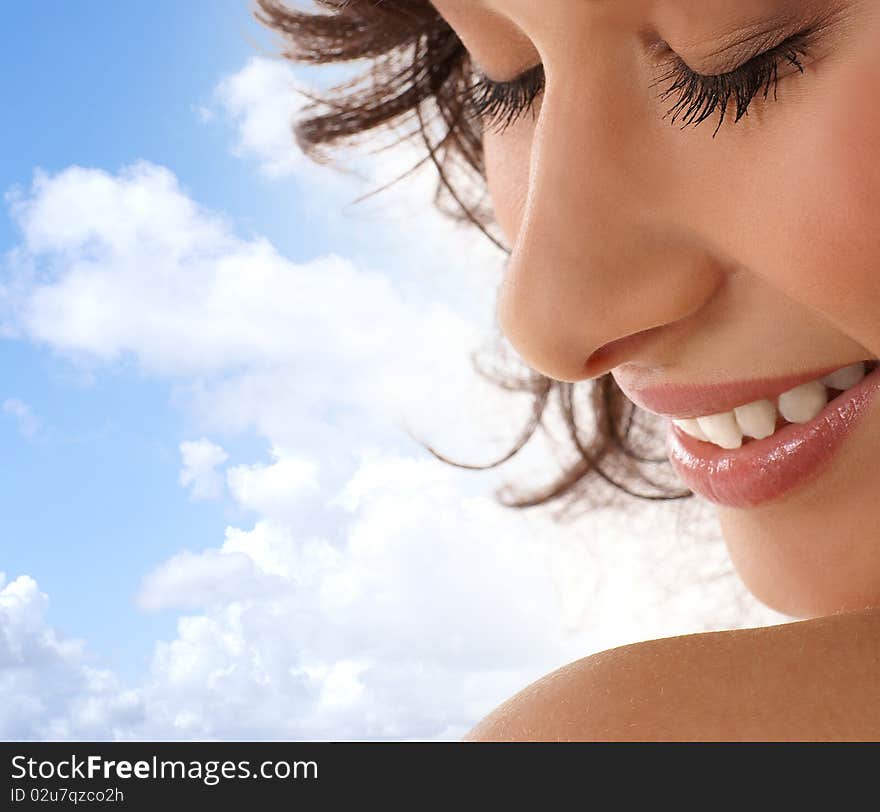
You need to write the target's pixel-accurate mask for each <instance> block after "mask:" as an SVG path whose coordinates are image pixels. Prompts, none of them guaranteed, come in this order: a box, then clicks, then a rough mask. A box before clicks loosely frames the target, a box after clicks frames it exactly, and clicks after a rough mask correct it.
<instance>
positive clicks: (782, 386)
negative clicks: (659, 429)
mask: <svg viewBox="0 0 880 812" xmlns="http://www.w3.org/2000/svg"><path fill="white" fill-rule="evenodd" d="M851 363H858V362H857V361H853V362H851ZM844 366H849V365H848V364H837V365H835V366H830V367H822V368H820V369H813V370H808V371H806V372H799V373H797V374H793V375H785V376H783V377H781V378H753V379H752V380H748V381H721V382H717V383H710V384H703V385H700V386H698V385H696V384H689V383H682V384H653V385H642V384H640V383H639V382H638V381H637V380H636V379H635V378H634V377H632V376H628V373H627V371H626V370H627V366H626V365H624V366H621V367H618V368H617V369H615V370H614V373H613V374H614V379H615V381H617V385H618V386H619V387H620V388H621V389H622V390H623V393H624V394H625V395H626V396H627V397H628V398H629V399H630V400H631V401H633V403H635V404H636V405H637V406H641V407H642V408H643V409H647V410H648V411H649V412H654V413H655V414H658V415H662V416H664V417H670V418H672V419H673V420H684V419H686V418H690V417H704V416H706V415H712V414H719V413H720V412H729V411H731V410H732V409H734V408H735V407H737V406H743V405H744V404H746V403H751V402H752V401H755V400H762V399H764V398H766V399H768V400H771V399H773V398H776V397H778V396H779V395H781V394H782V393H783V392H787V391H788V390H789V389H794V387H796V386H800V385H801V384H802V383H808V382H809V381H816V380H819V379H820V378H824V377H825V376H826V375H829V374H831V373H832V372H834V371H835V370H838V369H841V368H842V367H844Z"/></svg>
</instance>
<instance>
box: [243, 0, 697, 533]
mask: <svg viewBox="0 0 880 812" xmlns="http://www.w3.org/2000/svg"><path fill="white" fill-rule="evenodd" d="M254 1H255V3H256V5H257V8H255V9H254V12H253V13H254V16H255V17H256V18H257V19H258V20H259V22H260V23H262V24H263V25H265V26H267V27H268V28H270V29H271V30H273V31H275V32H277V33H278V34H279V35H281V37H282V39H283V41H284V46H283V50H282V53H281V55H282V56H283V57H284V58H286V59H289V60H291V61H293V62H300V63H311V64H325V63H333V62H351V61H354V60H367V64H366V67H365V69H364V70H363V71H362V72H361V73H359V74H358V75H356V76H355V77H354V78H353V79H349V80H347V81H345V82H343V83H342V84H339V85H337V86H335V87H333V88H332V89H331V90H330V91H329V92H327V93H325V94H324V95H323V96H317V95H315V96H310V99H311V103H310V104H309V105H308V106H307V107H306V108H305V115H304V117H303V118H301V119H300V120H299V121H297V122H295V124H294V127H293V133H294V136H295V139H296V142H297V143H298V145H299V146H300V148H301V149H302V150H303V151H304V152H305V153H306V154H307V155H309V156H310V157H311V158H313V159H314V160H317V161H320V162H327V161H328V155H327V153H326V152H324V151H323V149H322V148H323V147H325V146H330V147H333V146H337V147H338V146H340V145H344V144H345V145H350V144H351V143H353V142H354V141H355V140H357V138H358V137H359V136H362V135H364V134H365V133H369V132H371V131H375V130H376V128H381V127H386V126H388V125H392V124H393V125H395V126H396V125H399V124H405V123H410V124H412V125H414V126H412V128H411V130H410V131H409V132H405V133H404V134H403V135H402V136H401V138H400V140H401V141H403V140H407V139H410V138H418V139H419V140H420V142H421V144H422V145H423V146H424V152H425V155H424V158H423V159H422V160H421V161H419V163H418V164H416V166H415V167H413V168H412V170H410V171H413V170H415V169H416V168H418V166H420V165H421V164H422V163H424V162H425V161H430V162H431V163H433V165H434V167H435V168H436V170H437V176H438V185H437V194H436V197H435V202H436V203H437V205H438V207H439V208H440V209H441V211H443V212H444V213H445V214H447V215H448V216H450V217H453V218H455V219H457V220H464V221H467V222H469V223H471V224H472V225H474V226H475V227H477V228H479V229H480V230H481V231H482V232H483V233H484V234H485V235H486V236H487V237H488V238H489V239H490V240H491V241H492V242H493V243H494V244H495V245H497V246H498V247H499V248H501V249H502V250H503V251H507V252H508V253H509V251H508V249H507V248H506V247H505V246H504V244H503V239H502V238H501V237H500V236H498V235H496V233H494V228H495V223H494V221H493V218H492V214H491V206H490V205H489V201H488V193H487V190H486V184H485V171H484V165H483V151H482V130H481V123H480V117H479V116H477V115H474V114H473V110H472V108H471V99H472V94H471V93H470V92H469V84H470V82H471V81H472V72H471V64H470V61H469V57H468V53H467V51H466V49H465V48H464V46H463V45H462V43H461V41H460V40H459V38H458V36H457V35H456V34H455V32H454V31H453V30H452V29H451V28H450V27H449V26H448V25H447V23H446V22H445V20H443V18H442V17H441V16H440V15H439V14H438V12H437V11H436V9H435V8H434V7H433V5H432V4H431V3H430V2H428V0H314V3H315V4H316V5H317V6H319V7H321V9H322V11H320V12H319V13H315V12H314V11H313V12H305V11H301V10H296V9H292V8H289V7H288V6H287V5H286V4H285V3H284V2H283V0H254ZM398 143H399V142H398ZM405 174H409V173H405ZM401 177H405V175H404V176H401ZM395 180H400V178H397V179H395ZM383 188H385V187H383ZM502 345H503V342H500V341H499V347H498V349H499V350H502V353H503V346H502ZM495 357H496V358H497V357H500V355H499V353H498V351H497V350H496V353H495ZM472 361H473V363H474V364H475V366H476V368H477V371H478V372H479V373H480V374H481V375H483V376H484V377H485V378H487V379H488V380H490V381H492V382H493V383H494V384H496V385H498V386H500V387H501V388H503V389H505V390H507V391H510V392H519V393H527V394H530V395H531V396H532V399H533V400H532V414H531V417H530V419H529V420H528V423H527V425H526V426H525V427H524V428H523V430H522V431H521V433H520V436H519V438H518V439H517V440H516V442H515V444H514V446H513V448H512V449H511V450H510V451H509V452H508V453H506V454H505V455H504V456H503V457H502V458H501V459H498V460H496V461H494V462H492V463H489V464H487V465H468V464H464V463H457V462H454V461H453V460H450V459H448V458H447V457H445V456H443V455H442V454H440V453H438V452H437V451H436V450H435V449H433V448H431V447H430V446H427V445H425V447H426V449H427V450H428V451H429V452H430V453H431V454H433V455H434V456H435V457H437V458H438V459H440V460H443V461H444V462H447V463H449V464H451V465H455V466H457V467H460V468H469V469H474V470H485V469H488V468H494V467H496V466H499V465H501V464H503V463H505V462H506V461H508V460H510V459H511V458H512V457H513V456H515V455H516V454H517V453H518V452H519V451H520V450H521V449H522V448H523V447H524V446H525V444H526V443H527V442H528V441H529V440H530V439H531V438H532V437H533V436H534V434H535V432H536V430H537V429H538V428H539V427H540V428H542V429H544V430H545V431H546V430H547V426H546V423H545V419H546V413H547V410H548V408H549V406H550V404H551V402H552V401H553V399H554V396H555V398H556V400H557V402H558V405H559V408H560V410H561V413H562V416H563V421H564V424H565V426H566V433H567V436H568V440H569V441H570V443H571V446H570V448H569V451H570V452H571V451H573V452H574V453H573V456H572V459H571V460H570V461H569V462H566V463H563V465H562V473H561V475H560V476H559V477H558V478H557V479H556V480H555V481H553V482H551V483H550V484H548V485H546V486H545V487H542V488H538V489H536V490H534V491H532V492H531V493H521V492H520V493H515V492H513V491H512V490H511V488H510V486H509V485H506V486H505V487H504V488H502V489H501V490H499V491H498V492H497V493H496V498H497V499H498V500H499V502H501V503H502V504H503V505H505V506H507V507H513V508H526V507H533V506H536V505H542V504H546V503H551V502H556V501H557V500H562V510H560V511H559V512H558V513H557V514H556V517H557V518H563V516H565V515H567V514H568V513H569V512H570V509H571V508H573V507H574V506H576V505H581V506H587V507H595V506H599V505H601V506H603V507H604V506H607V505H611V504H615V503H617V502H618V501H619V500H618V499H617V498H616V497H618V496H619V495H620V494H626V495H628V496H630V497H635V498H639V499H648V500H669V499H683V498H687V497H690V496H693V493H691V491H689V490H686V491H685V492H681V491H680V490H679V492H677V493H670V492H669V491H668V490H666V491H664V488H668V487H669V486H668V483H667V484H665V485H664V484H662V483H658V482H656V481H654V480H653V479H652V478H651V477H649V476H647V475H646V474H645V471H644V470H643V469H644V468H645V467H646V466H653V467H654V470H657V471H659V473H660V474H661V475H665V476H666V477H667V479H668V478H670V476H674V475H672V470H671V467H670V466H669V462H668V460H667V459H666V455H665V451H664V449H663V448H662V447H660V448H659V449H657V448H656V446H657V445H658V443H657V441H658V439H660V438H662V432H658V431H657V429H658V428H659V426H658V424H657V421H658V418H657V417H656V416H655V415H652V414H650V413H648V412H645V411H643V410H641V409H639V408H637V407H636V406H635V405H634V404H633V403H632V402H631V401H630V400H629V399H628V398H627V397H626V396H625V395H624V394H623V392H622V391H621V390H620V388H619V387H618V386H617V384H616V382H615V381H614V378H613V377H612V376H611V375H610V374H605V375H602V376H601V377H599V378H596V379H594V380H590V381H584V382H581V383H578V384H572V383H567V382H562V381H556V380H554V379H552V378H548V377H546V376H544V375H541V374H540V373H537V372H535V371H534V370H532V369H530V368H528V367H526V368H525V372H524V374H521V375H516V374H514V373H512V372H510V371H509V370H507V371H498V370H496V371H489V370H488V369H486V368H484V367H481V366H480V363H479V360H478V356H477V355H475V356H473V357H472ZM520 366H522V362H521V361H520ZM585 422H590V423H591V424H592V425H591V436H590V437H589V439H587V440H585V439H584V438H583V436H582V432H583V429H584V426H583V423H585ZM423 445H424V444H423ZM650 445H653V446H655V451H654V453H653V454H651V453H650V452H649V450H648V448H646V446H650ZM642 484H647V485H648V486H649V488H651V489H654V490H655V491H659V492H657V493H645V492H643V491H642V488H641V485H642ZM596 486H598V487H596ZM563 497H564V499H563Z"/></svg>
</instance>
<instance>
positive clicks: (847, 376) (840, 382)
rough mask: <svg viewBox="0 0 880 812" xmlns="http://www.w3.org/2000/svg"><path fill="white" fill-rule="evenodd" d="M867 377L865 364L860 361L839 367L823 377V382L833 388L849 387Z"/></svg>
mask: <svg viewBox="0 0 880 812" xmlns="http://www.w3.org/2000/svg"><path fill="white" fill-rule="evenodd" d="M864 377H865V364H864V363H863V362H862V361H859V363H857V364H852V365H851V366H848V367H844V368H843V369H838V370H837V371H836V372H832V373H831V374H830V375H826V376H825V377H824V378H822V383H823V384H825V386H828V387H830V388H831V389H849V388H851V387H853V386H855V385H856V384H857V383H858V382H859V381H861V380H862V378H864Z"/></svg>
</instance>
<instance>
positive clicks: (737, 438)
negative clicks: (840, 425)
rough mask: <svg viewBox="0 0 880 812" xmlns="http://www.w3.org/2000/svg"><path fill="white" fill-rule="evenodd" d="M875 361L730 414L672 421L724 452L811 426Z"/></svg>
mask: <svg viewBox="0 0 880 812" xmlns="http://www.w3.org/2000/svg"><path fill="white" fill-rule="evenodd" d="M877 363H878V362H877V361H876V360H869V361H863V362H859V363H856V364H850V365H849V366H847V367H842V368H840V369H837V370H835V371H834V372H832V373H830V374H827V375H824V376H822V377H820V378H818V379H814V380H810V381H805V382H803V383H800V384H798V385H797V386H794V387H792V388H791V389H788V390H786V391H784V392H781V393H779V395H778V396H776V397H772V398H771V397H767V398H759V399H757V400H754V401H751V402H749V403H743V404H741V405H739V406H735V407H733V408H732V409H730V410H728V411H723V412H717V413H713V414H708V415H702V416H699V417H692V418H681V419H674V420H673V421H672V422H673V423H674V424H675V425H676V426H678V428H679V429H681V431H683V432H684V433H685V434H687V435H689V436H690V437H693V438H695V439H697V440H701V441H703V442H707V443H710V444H712V445H714V446H717V447H719V448H724V449H736V448H740V447H741V446H743V445H747V444H748V443H750V442H752V441H753V440H763V439H766V438H767V437H771V436H772V435H774V434H775V433H776V432H778V431H779V430H780V429H782V428H784V427H785V426H788V425H791V424H792V423H809V422H810V421H811V420H813V419H814V418H815V417H816V416H817V415H818V414H820V413H821V412H822V411H823V410H824V409H825V408H826V407H827V406H828V404H829V403H832V402H833V401H835V400H837V398H839V397H840V396H841V395H843V394H844V393H846V392H848V391H849V390H850V389H852V388H853V387H855V386H857V385H858V384H859V383H861V381H862V380H863V379H864V378H865V377H866V376H867V375H869V374H870V373H871V372H873V371H874V370H875V369H876V368H877Z"/></svg>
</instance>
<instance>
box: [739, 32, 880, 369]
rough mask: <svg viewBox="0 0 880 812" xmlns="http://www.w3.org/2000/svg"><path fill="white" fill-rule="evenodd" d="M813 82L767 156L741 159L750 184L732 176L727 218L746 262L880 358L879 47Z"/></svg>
mask: <svg viewBox="0 0 880 812" xmlns="http://www.w3.org/2000/svg"><path fill="white" fill-rule="evenodd" d="M874 50H875V49H874V48H872V51H874ZM815 79H816V83H815V88H807V90H806V91H805V92H806V93H807V95H806V96H805V97H804V99H803V100H802V101H801V102H800V103H799V105H798V111H797V112H796V113H794V114H792V115H791V116H789V117H786V120H785V122H784V124H782V125H780V128H779V132H778V133H777V132H776V131H775V130H774V133H773V135H771V136H770V137H768V139H767V140H766V141H765V142H764V144H763V145H762V149H761V152H760V154H757V152H756V153H754V154H753V153H752V152H751V151H750V152H749V154H748V155H743V156H742V160H743V163H744V165H746V166H750V169H749V170H748V171H747V172H746V173H744V175H745V178H746V179H747V185H746V186H741V185H739V182H738V181H735V182H734V183H735V185H736V193H735V194H733V195H732V196H731V199H732V200H735V201H737V206H736V208H733V207H731V208H730V209H729V210H728V211H727V212H726V213H727V214H728V215H729V220H728V222H732V221H735V222H736V223H737V228H736V232H737V233H738V235H739V238H738V245H737V250H738V252H739V258H740V259H741V260H742V261H743V264H744V265H745V266H746V267H748V268H750V270H752V272H754V273H757V274H759V275H761V276H762V277H764V279H765V281H767V282H768V283H770V284H771V285H773V286H774V287H776V288H778V289H779V290H781V291H783V292H784V293H785V294H786V295H787V296H788V297H789V298H790V299H792V300H793V301H798V302H801V303H803V304H804V305H806V306H808V307H809V308H811V309H812V310H814V311H816V312H818V313H819V314H821V315H822V316H823V317H824V318H825V320H826V321H827V322H829V323H830V324H832V325H834V326H835V327H836V328H837V329H838V330H839V331H840V332H841V333H843V334H845V335H848V336H850V337H851V338H853V339H855V340H856V341H858V342H859V343H860V344H861V345H863V346H864V347H866V348H868V349H869V350H870V351H871V353H872V354H873V355H877V356H880V319H878V318H877V315H876V314H877V306H878V304H880V108H878V106H877V105H875V104H874V103H873V100H874V99H876V98H878V97H880V53H870V54H868V53H860V54H858V55H856V54H854V55H853V57H852V59H849V60H847V62H846V64H840V65H839V66H837V67H835V68H834V69H829V70H828V71H827V73H826V74H825V75H822V74H821V72H820V74H819V75H817V77H815ZM804 81H807V82H809V81H810V77H806V79H804ZM805 87H806V86H805ZM814 90H815V92H814ZM771 118H772V116H771V115H770V113H768V121H769V120H771ZM774 128H775V125H774ZM746 162H747V163H746ZM741 165H743V164H741ZM740 203H745V204H746V205H744V206H740V205H739V204H740ZM731 248H732V246H731Z"/></svg>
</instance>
